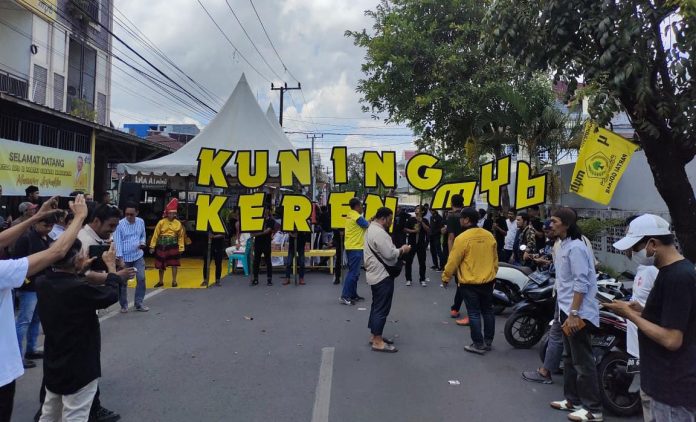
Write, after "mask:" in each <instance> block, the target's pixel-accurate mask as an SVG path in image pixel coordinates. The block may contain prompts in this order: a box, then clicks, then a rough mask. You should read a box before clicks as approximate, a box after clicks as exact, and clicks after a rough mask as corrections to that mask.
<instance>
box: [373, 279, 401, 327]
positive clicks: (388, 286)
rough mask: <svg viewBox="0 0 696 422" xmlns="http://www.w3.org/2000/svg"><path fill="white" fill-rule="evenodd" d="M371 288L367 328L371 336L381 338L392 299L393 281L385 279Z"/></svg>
mask: <svg viewBox="0 0 696 422" xmlns="http://www.w3.org/2000/svg"><path fill="white" fill-rule="evenodd" d="M371 288H372V307H371V308H370V321H369V322H368V324H367V328H369V329H370V332H371V333H372V335H375V336H381V335H382V332H383V331H384V324H386V322H387V317H388V316H389V311H390V310H391V305H392V298H393V297H394V279H393V278H391V277H387V278H385V279H384V280H382V281H380V282H379V283H377V284H373V285H372V286H371Z"/></svg>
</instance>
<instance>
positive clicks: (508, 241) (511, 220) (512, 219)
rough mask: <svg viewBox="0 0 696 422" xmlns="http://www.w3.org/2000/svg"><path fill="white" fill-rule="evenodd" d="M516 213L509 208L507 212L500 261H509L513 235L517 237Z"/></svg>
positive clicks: (513, 243) (513, 241)
mask: <svg viewBox="0 0 696 422" xmlns="http://www.w3.org/2000/svg"><path fill="white" fill-rule="evenodd" d="M516 219H517V215H516V214H515V210H514V209H512V208H510V210H509V211H508V214H507V220H505V223H506V224H507V234H506V235H505V246H503V254H502V255H501V257H500V262H506V263H510V258H512V248H513V247H514V245H515V237H517V220H516Z"/></svg>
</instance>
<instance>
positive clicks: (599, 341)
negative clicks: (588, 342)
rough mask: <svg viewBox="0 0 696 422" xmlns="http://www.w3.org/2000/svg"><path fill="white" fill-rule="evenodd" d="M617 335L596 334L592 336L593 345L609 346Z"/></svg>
mask: <svg viewBox="0 0 696 422" xmlns="http://www.w3.org/2000/svg"><path fill="white" fill-rule="evenodd" d="M615 338H616V337H614V336H612V335H609V336H595V337H592V346H596V347H609V346H611V344H612V343H613V342H614V339H615Z"/></svg>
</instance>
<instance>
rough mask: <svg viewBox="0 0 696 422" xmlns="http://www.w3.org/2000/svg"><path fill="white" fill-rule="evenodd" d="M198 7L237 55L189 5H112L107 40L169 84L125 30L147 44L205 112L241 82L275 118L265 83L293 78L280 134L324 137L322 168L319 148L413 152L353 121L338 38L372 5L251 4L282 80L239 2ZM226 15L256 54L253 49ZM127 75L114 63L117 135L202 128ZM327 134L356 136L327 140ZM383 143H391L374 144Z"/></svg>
mask: <svg viewBox="0 0 696 422" xmlns="http://www.w3.org/2000/svg"><path fill="white" fill-rule="evenodd" d="M200 2H202V4H203V6H204V7H205V8H206V9H207V10H208V11H209V12H210V14H211V15H212V16H213V18H214V19H215V21H217V23H218V24H219V25H220V27H221V28H222V29H223V30H224V31H225V33H226V34H227V36H228V37H229V39H230V40H231V42H232V43H233V44H234V45H235V47H236V48H237V49H238V51H235V49H234V48H233V47H232V46H231V45H230V43H229V42H228V41H227V40H226V39H225V38H224V37H223V35H222V34H221V33H220V31H219V30H218V29H217V28H216V27H215V25H214V23H213V22H212V21H211V19H210V18H209V17H208V16H207V15H206V12H205V11H204V9H203V7H201V5H200V4H199V2H198V0H150V1H148V2H147V3H145V2H143V1H142V0H115V7H116V10H115V21H114V28H115V32H116V34H117V35H119V36H121V37H122V38H123V39H124V40H125V41H126V42H127V43H128V44H130V45H131V46H132V47H133V48H134V49H135V50H137V51H138V52H139V53H141V54H142V55H143V56H145V57H146V58H148V59H149V60H151V61H152V62H153V64H155V65H157V66H158V67H160V68H161V69H162V70H163V71H165V73H167V74H168V75H171V76H175V75H177V73H176V72H175V71H174V70H172V68H171V67H170V66H169V65H168V64H165V63H163V60H161V59H160V58H158V57H156V56H155V54H154V53H153V52H152V51H151V50H149V49H148V48H147V47H145V46H144V45H143V43H142V42H141V41H140V40H138V39H136V38H135V37H134V36H133V35H132V32H135V31H136V30H135V29H134V28H133V27H132V26H131V22H132V24H133V25H135V27H137V30H139V31H142V34H144V36H142V35H140V36H141V38H147V39H149V40H151V41H152V42H153V43H154V44H155V45H156V46H157V47H159V49H160V50H161V51H162V52H163V53H164V54H165V55H166V56H167V57H169V58H170V59H171V60H172V61H173V62H174V63H176V65H177V66H179V67H180V68H181V69H182V70H183V71H185V72H186V73H187V74H188V75H190V76H191V77H192V78H193V79H194V80H195V81H196V82H199V83H200V84H201V85H203V86H204V87H205V88H207V89H208V90H209V91H210V92H211V93H212V94H213V95H212V97H213V98H210V99H208V98H207V97H204V94H203V93H201V92H200V91H199V90H196V88H194V87H192V86H191V85H190V84H186V85H184V83H185V82H183V81H182V79H181V78H180V77H176V78H175V80H176V81H177V82H179V83H181V84H182V85H184V86H185V87H186V88H187V89H189V90H190V91H191V92H194V93H196V94H197V95H198V96H199V97H201V98H205V99H206V100H207V102H208V103H209V104H210V105H211V106H213V108H215V109H219V108H220V107H221V104H222V102H224V100H225V99H227V97H228V96H229V94H230V93H231V92H232V90H233V89H234V85H235V84H236V82H237V81H238V80H239V78H240V76H241V75H242V73H244V74H245V75H246V77H247V79H248V81H249V84H250V85H251V88H252V90H253V91H254V93H256V95H257V98H258V101H259V104H260V105H261V107H262V109H264V110H265V109H266V107H267V106H268V104H269V102H270V103H272V104H273V106H274V108H275V109H276V111H277V110H278V107H279V93H278V91H273V92H272V91H271V90H270V82H269V80H270V81H273V82H275V83H276V85H278V84H279V83H280V82H281V81H284V82H287V83H288V85H289V86H296V83H297V81H296V80H295V79H294V78H293V76H295V77H297V78H298V79H299V80H300V82H301V83H302V87H303V90H302V92H300V91H288V92H289V93H290V95H288V94H286V97H285V116H284V128H285V130H286V131H310V132H323V133H325V135H324V139H323V140H322V141H320V143H321V146H320V148H327V149H318V151H319V152H320V153H321V154H322V159H323V161H324V162H325V163H326V164H328V156H329V152H330V150H329V149H328V148H330V147H331V146H334V145H346V146H348V147H349V152H362V151H363V150H364V149H365V148H366V147H368V148H369V147H378V148H380V149H383V150H396V151H397V152H398V154H399V157H400V155H401V151H403V150H404V149H413V145H412V143H411V142H412V140H413V138H412V136H411V132H410V131H409V130H408V129H407V128H405V127H403V126H393V125H390V126H387V125H384V124H383V123H382V121H380V120H373V119H371V117H370V115H369V114H366V113H362V112H361V110H360V104H359V98H360V96H359V94H358V93H356V92H355V87H356V85H357V82H358V79H360V78H361V77H362V73H361V71H360V65H361V63H362V60H363V56H364V52H363V51H362V50H360V49H359V48H357V47H355V46H354V45H353V43H352V41H351V40H350V39H348V38H346V37H345V36H344V32H345V30H347V29H351V30H359V29H362V28H369V27H370V26H371V24H372V22H371V21H370V20H369V19H368V18H367V17H366V16H364V13H363V12H364V11H365V10H366V9H372V8H374V6H375V5H376V4H377V0H352V1H342V0H255V1H254V6H256V9H257V11H258V13H259V15H260V17H261V19H262V21H263V23H264V25H265V27H266V30H267V31H268V34H269V36H270V38H271V41H272V42H273V44H274V45H275V47H276V49H277V51H278V52H279V53H280V57H281V58H282V60H283V62H284V63H285V65H286V66H287V69H288V70H289V72H286V71H285V70H284V69H283V65H282V64H281V62H280V60H279V59H278V57H277V56H276V54H275V53H274V51H273V49H272V47H271V44H270V43H269V41H268V39H267V38H266V36H265V35H264V32H263V29H262V27H261V24H260V23H259V20H258V19H257V17H256V15H255V13H254V10H253V9H252V5H251V2H250V1H249V0H200ZM228 3H229V6H228ZM145 4H147V7H145ZM230 8H231V9H232V10H233V11H234V13H235V14H236V15H237V17H238V18H239V21H241V24H242V25H243V27H244V29H246V31H247V33H248V34H249V37H250V38H251V40H252V41H253V42H254V44H255V45H256V47H257V48H258V50H259V51H260V53H261V54H259V53H258V52H257V51H256V50H255V49H254V47H253V46H252V43H251V42H250V41H249V39H248V38H247V36H246V35H245V34H244V32H243V31H242V27H241V26H240V24H239V23H238V22H237V20H236V19H235V17H234V15H233V14H232V12H231V11H230ZM128 21H130V22H128ZM114 54H115V55H118V56H121V57H122V58H126V60H127V61H129V62H131V63H132V64H133V65H135V66H136V67H140V66H146V65H145V64H144V63H143V62H142V60H138V59H137V58H136V57H135V55H133V54H132V53H130V52H128V51H127V50H126V49H125V47H124V46H122V45H120V44H119V43H118V42H117V41H114ZM242 56H243V57H242ZM262 56H263V58H262ZM129 58H130V59H129ZM244 58H246V60H248V62H250V63H251V64H249V63H247V61H245V59H244ZM264 59H265V60H266V62H268V65H267V64H266V63H264ZM269 65H270V66H269ZM252 66H253V68H252ZM254 68H255V69H254ZM134 73H135V72H134V71H133V70H132V69H130V68H128V67H127V66H126V65H124V64H123V63H121V62H119V61H118V60H114V68H113V76H112V115H111V119H112V121H113V122H114V124H116V125H117V126H118V127H120V126H122V125H123V123H142V122H144V121H147V122H160V121H162V122H190V123H196V124H198V125H199V126H201V127H202V126H205V124H206V123H207V122H208V121H209V119H210V115H209V114H208V115H206V113H204V112H201V111H197V110H192V108H191V107H190V106H188V107H187V106H184V105H182V104H180V103H178V102H177V100H175V99H173V98H172V97H171V95H169V94H167V93H162V91H161V90H160V89H157V88H156V87H152V84H149V83H147V84H143V83H140V82H137V81H136V80H135V79H134V76H135V75H134ZM139 79H142V77H141V78H139ZM331 132H334V133H341V134H343V133H345V134H359V135H349V136H344V135H330V133H331ZM391 134H398V135H400V136H384V135H391ZM377 135H379V136H377ZM288 136H289V138H290V139H291V140H292V141H293V143H294V144H295V145H296V146H298V147H308V146H309V142H308V140H306V138H305V135H304V134H291V135H288ZM318 148H319V147H318Z"/></svg>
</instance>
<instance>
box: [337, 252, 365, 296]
mask: <svg viewBox="0 0 696 422" xmlns="http://www.w3.org/2000/svg"><path fill="white" fill-rule="evenodd" d="M346 257H347V258H348V274H346V279H345V281H343V293H342V294H341V297H342V298H345V299H353V298H355V297H357V296H358V280H359V279H360V266H361V265H362V261H363V251H362V250H348V251H346Z"/></svg>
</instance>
